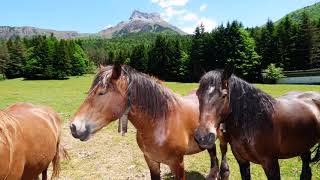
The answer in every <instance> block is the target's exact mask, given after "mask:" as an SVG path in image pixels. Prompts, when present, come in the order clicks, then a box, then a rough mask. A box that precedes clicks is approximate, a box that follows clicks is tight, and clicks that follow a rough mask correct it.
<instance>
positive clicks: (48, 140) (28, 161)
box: [0, 103, 67, 180]
mask: <svg viewBox="0 0 320 180" xmlns="http://www.w3.org/2000/svg"><path fill="white" fill-rule="evenodd" d="M60 123H61V120H60V117H59V116H58V114H57V113H56V112H54V111H53V110H52V109H51V108H49V107H45V106H36V105H33V104H31V103H16V104H13V105H11V106H9V107H8V108H7V109H5V110H0V159H1V161H0V179H3V180H16V179H21V180H31V179H38V176H39V175H40V174H42V179H43V180H45V179H47V169H48V166H49V164H50V163H51V162H52V166H53V172H52V178H56V177H58V176H59V171H60V156H61V155H63V156H64V157H67V152H66V150H65V149H64V148H63V147H61V144H60V134H61V128H60Z"/></svg>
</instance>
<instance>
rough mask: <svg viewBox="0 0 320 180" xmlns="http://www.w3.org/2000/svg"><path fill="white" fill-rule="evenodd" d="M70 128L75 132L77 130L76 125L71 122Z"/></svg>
mask: <svg viewBox="0 0 320 180" xmlns="http://www.w3.org/2000/svg"><path fill="white" fill-rule="evenodd" d="M70 130H71V132H73V133H74V132H76V131H77V127H76V125H74V124H71V125H70Z"/></svg>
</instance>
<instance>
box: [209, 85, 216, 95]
mask: <svg viewBox="0 0 320 180" xmlns="http://www.w3.org/2000/svg"><path fill="white" fill-rule="evenodd" d="M214 89H215V87H214V86H210V87H209V89H208V93H209V94H211V93H212V92H213V91H214Z"/></svg>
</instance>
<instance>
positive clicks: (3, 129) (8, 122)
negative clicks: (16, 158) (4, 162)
mask: <svg viewBox="0 0 320 180" xmlns="http://www.w3.org/2000/svg"><path fill="white" fill-rule="evenodd" d="M16 123H17V122H16V120H15V118H14V117H12V116H11V115H9V114H8V113H6V112H5V111H3V110H0V133H1V134H2V135H3V136H4V139H1V138H0V142H1V143H4V144H8V146H9V147H8V148H9V154H10V155H9V172H10V170H11V164H12V158H13V141H12V137H11V135H10V131H9V128H8V127H11V128H12V129H13V131H14V132H16V131H17V130H16ZM8 175H9V173H8V174H7V176H8ZM5 179H6V178H5Z"/></svg>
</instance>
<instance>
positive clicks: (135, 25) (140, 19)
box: [99, 10, 186, 38]
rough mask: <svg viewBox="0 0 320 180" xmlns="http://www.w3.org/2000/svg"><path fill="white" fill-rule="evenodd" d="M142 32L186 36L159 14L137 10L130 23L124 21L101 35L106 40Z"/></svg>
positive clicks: (103, 31) (105, 30)
mask: <svg viewBox="0 0 320 180" xmlns="http://www.w3.org/2000/svg"><path fill="white" fill-rule="evenodd" d="M141 32H155V33H158V32H162V33H163V32H165V33H174V34H181V35H185V34H186V33H185V32H183V31H182V30H180V29H179V28H177V27H175V26H173V25H171V24H169V23H168V22H166V21H164V20H163V19H162V18H161V17H160V15H159V14H158V13H143V12H140V11H137V10H135V11H133V13H132V15H131V16H130V18H129V21H126V22H123V21H122V22H120V23H119V24H117V25H116V26H114V27H110V28H108V29H104V30H102V31H100V32H99V35H101V36H102V37H105V38H111V37H121V36H125V35H128V34H131V33H141Z"/></svg>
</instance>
